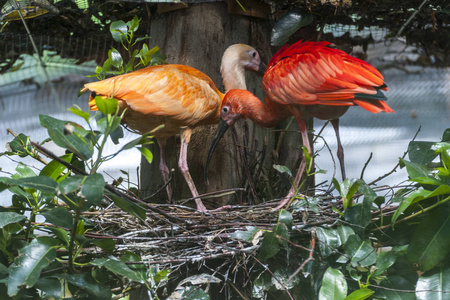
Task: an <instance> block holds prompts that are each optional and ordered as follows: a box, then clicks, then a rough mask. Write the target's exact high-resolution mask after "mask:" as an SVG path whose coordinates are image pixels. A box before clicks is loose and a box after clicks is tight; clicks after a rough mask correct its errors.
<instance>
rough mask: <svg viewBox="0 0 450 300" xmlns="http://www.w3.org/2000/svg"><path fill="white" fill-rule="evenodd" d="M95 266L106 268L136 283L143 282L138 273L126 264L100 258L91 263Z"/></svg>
mask: <svg viewBox="0 0 450 300" xmlns="http://www.w3.org/2000/svg"><path fill="white" fill-rule="evenodd" d="M91 264H93V265H94V266H99V267H104V268H107V269H108V270H110V271H111V272H113V273H115V274H117V275H121V276H124V277H127V278H128V279H130V280H132V281H136V282H141V283H142V282H143V281H142V279H141V277H140V276H139V274H138V273H136V272H135V271H133V270H131V269H130V268H129V267H128V266H127V265H126V264H125V263H124V262H122V261H120V260H115V259H111V258H99V259H95V260H93V261H92V262H91Z"/></svg>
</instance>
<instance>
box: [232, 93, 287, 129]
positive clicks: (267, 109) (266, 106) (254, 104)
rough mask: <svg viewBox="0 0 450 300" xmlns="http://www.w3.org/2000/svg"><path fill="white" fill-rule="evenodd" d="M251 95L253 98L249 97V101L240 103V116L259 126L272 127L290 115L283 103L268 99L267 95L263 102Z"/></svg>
mask: <svg viewBox="0 0 450 300" xmlns="http://www.w3.org/2000/svg"><path fill="white" fill-rule="evenodd" d="M252 96H253V97H254V98H253V99H249V100H250V101H243V102H242V103H241V107H242V116H243V117H244V118H249V119H251V120H252V121H253V122H255V123H257V124H258V125H259V126H262V127H274V126H276V125H278V124H280V123H281V122H282V121H283V120H285V119H286V118H287V117H289V116H290V115H291V114H290V112H289V111H288V110H287V109H286V108H285V107H284V106H283V105H280V104H278V103H276V102H274V101H272V100H270V98H268V97H266V99H265V103H263V102H262V101H261V100H259V98H257V97H256V96H254V95H252Z"/></svg>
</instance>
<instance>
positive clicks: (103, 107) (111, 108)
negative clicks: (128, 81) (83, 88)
mask: <svg viewBox="0 0 450 300" xmlns="http://www.w3.org/2000/svg"><path fill="white" fill-rule="evenodd" d="M94 99H95V105H97V107H98V110H99V111H101V112H102V113H103V114H105V115H111V114H114V113H115V112H116V110H117V106H118V105H119V102H118V101H117V99H114V98H107V99H104V98H102V96H96V97H95V98H94Z"/></svg>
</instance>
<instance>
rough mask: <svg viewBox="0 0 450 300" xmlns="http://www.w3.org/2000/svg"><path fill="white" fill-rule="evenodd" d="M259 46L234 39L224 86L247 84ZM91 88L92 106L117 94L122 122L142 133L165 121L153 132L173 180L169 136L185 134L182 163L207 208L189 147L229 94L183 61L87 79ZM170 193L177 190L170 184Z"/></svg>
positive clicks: (165, 169) (224, 59)
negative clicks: (198, 129) (190, 165)
mask: <svg viewBox="0 0 450 300" xmlns="http://www.w3.org/2000/svg"><path fill="white" fill-rule="evenodd" d="M259 63H260V57H259V54H258V52H257V51H256V50H255V49H254V48H252V47H250V46H248V45H244V44H235V45H232V46H230V47H228V49H227V50H226V51H225V53H224V55H223V57H222V65H221V72H222V78H223V81H224V85H225V89H226V90H229V89H231V88H240V89H245V88H246V86H245V74H244V73H245V69H248V70H253V71H258V68H259ZM86 90H89V91H91V96H90V99H89V106H90V108H91V110H96V109H97V107H96V105H95V100H94V97H95V96H97V95H100V96H102V97H104V98H107V97H114V98H115V99H117V100H118V102H119V107H120V109H121V111H123V110H124V109H127V110H126V113H125V115H124V118H123V120H122V121H123V122H124V123H125V124H127V126H128V127H129V128H131V129H133V130H135V131H138V132H140V133H145V132H148V131H151V130H153V129H154V128H156V127H157V126H160V125H161V124H163V125H164V127H163V128H162V129H160V130H158V131H156V132H155V133H154V135H155V137H156V139H157V141H158V145H159V147H160V154H161V157H160V170H161V174H162V176H163V179H164V182H165V183H168V180H169V169H168V167H167V165H166V162H165V150H164V149H165V144H166V140H167V139H168V138H169V137H171V136H173V135H176V134H178V133H180V135H181V150H180V157H179V161H178V166H179V168H180V170H181V172H182V174H183V176H184V178H185V180H186V182H187V183H188V185H189V188H190V190H191V192H192V195H193V197H194V198H196V200H195V201H196V204H197V208H198V209H199V210H200V211H202V212H204V211H206V208H205V206H204V205H203V203H202V201H201V200H200V198H199V194H198V192H197V189H196V187H195V184H194V182H193V180H192V178H191V175H190V174H189V168H188V164H187V147H188V144H189V141H190V138H191V134H192V131H193V129H194V128H195V127H197V126H201V125H207V124H215V123H218V121H219V119H220V111H219V108H220V105H221V103H222V100H223V97H224V95H223V94H222V93H221V92H220V91H219V90H218V89H217V88H216V86H215V85H214V82H213V81H212V80H211V79H210V78H209V77H208V76H207V75H205V74H204V73H202V72H200V71H199V70H197V69H194V68H192V67H189V66H184V65H176V64H172V65H159V66H153V67H148V68H144V69H141V70H137V71H134V72H131V73H127V74H124V75H120V76H116V77H112V78H109V79H105V80H102V81H98V82H92V83H88V84H86V85H85V88H84V89H83V91H86ZM167 193H168V196H169V199H170V198H171V196H172V191H171V187H170V185H167Z"/></svg>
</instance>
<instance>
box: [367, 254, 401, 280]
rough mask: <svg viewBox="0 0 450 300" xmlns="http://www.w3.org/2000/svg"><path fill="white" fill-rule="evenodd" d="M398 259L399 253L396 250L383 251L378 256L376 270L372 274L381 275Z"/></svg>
mask: <svg viewBox="0 0 450 300" xmlns="http://www.w3.org/2000/svg"><path fill="white" fill-rule="evenodd" d="M396 260H397V253H395V252H394V251H389V252H381V253H380V254H378V256H377V262H376V264H375V267H376V270H375V272H373V274H372V276H375V277H376V276H380V275H382V274H383V273H384V272H386V270H387V269H389V268H390V267H391V266H392V265H393V264H394V263H395V261H396Z"/></svg>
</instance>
